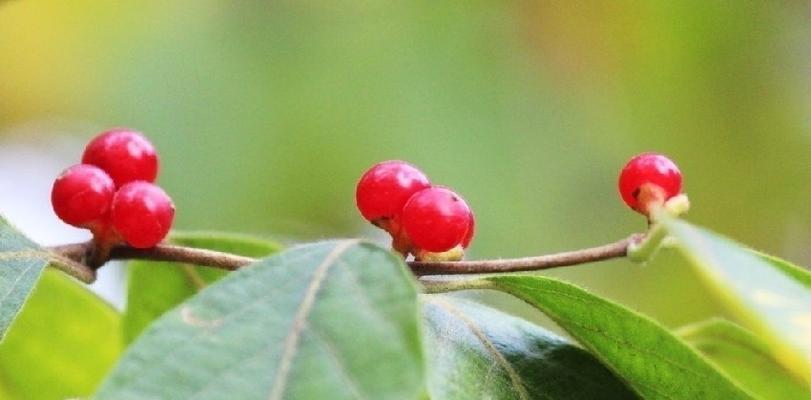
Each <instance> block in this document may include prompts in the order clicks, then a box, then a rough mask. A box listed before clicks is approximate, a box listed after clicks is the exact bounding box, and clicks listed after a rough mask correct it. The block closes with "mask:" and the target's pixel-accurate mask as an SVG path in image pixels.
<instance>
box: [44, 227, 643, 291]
mask: <svg viewBox="0 0 811 400" xmlns="http://www.w3.org/2000/svg"><path fill="white" fill-rule="evenodd" d="M643 237H644V235H642V234H635V235H631V236H630V237H628V238H626V239H623V240H620V241H618V242H614V243H610V244H607V245H603V246H598V247H592V248H588V249H582V250H575V251H567V252H563V253H557V254H548V255H543V256H537V257H524V258H513V259H502V260H481V261H443V262H421V261H410V262H408V266H409V267H410V268H411V270H412V271H413V272H414V274H415V275H417V276H425V275H460V274H489V273H499V272H519V271H537V270H542V269H549V268H555V267H564V266H569V265H578V264H585V263H590V262H595V261H603V260H609V259H612V258H619V257H625V256H626V255H627V254H628V246H629V245H630V244H631V243H638V242H639V241H640V240H641V239H642V238H643ZM48 250H49V251H51V252H52V253H55V256H57V257H63V258H65V259H67V260H69V261H72V262H74V263H78V265H79V266H82V267H83V268H79V269H77V268H74V267H75V266H76V265H71V268H70V269H65V272H68V273H70V274H71V275H73V276H76V277H77V278H79V276H77V275H76V273H72V272H71V271H72V270H76V271H79V272H81V274H82V275H83V277H84V275H87V274H88V271H90V272H95V271H94V270H93V269H92V268H90V267H87V266H86V263H87V258H88V255H89V254H91V253H92V250H93V242H92V241H90V242H85V243H75V244H68V245H63V246H55V247H50V248H48ZM109 259H111V260H112V259H141V260H153V261H170V262H179V263H185V264H194V265H202V266H208V267H214V268H220V269H225V270H229V271H233V270H236V269H239V268H240V267H244V266H246V265H249V264H252V263H254V262H256V259H254V258H251V257H243V256H238V255H235V254H230V253H223V252H219V251H213V250H205V249H197V248H192V247H182V246H173V245H165V244H162V245H158V246H156V247H153V248H151V249H135V248H132V247H114V248H113V249H112V250H111V251H110V256H109ZM74 272H75V271H74ZM93 275H95V274H93ZM80 279H81V278H80ZM83 280H84V279H83Z"/></svg>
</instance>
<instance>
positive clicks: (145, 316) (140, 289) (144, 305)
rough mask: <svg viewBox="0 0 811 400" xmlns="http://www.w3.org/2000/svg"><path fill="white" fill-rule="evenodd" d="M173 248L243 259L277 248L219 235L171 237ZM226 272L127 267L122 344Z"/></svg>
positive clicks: (165, 264)
mask: <svg viewBox="0 0 811 400" xmlns="http://www.w3.org/2000/svg"><path fill="white" fill-rule="evenodd" d="M170 241H171V242H172V243H174V244H178V245H184V246H190V247H195V248H204V249H209V250H218V251H224V252H228V253H233V254H239V255H242V256H247V257H264V256H267V255H270V254H271V253H274V252H276V251H278V250H279V249H280V248H281V246H280V245H278V244H276V243H273V242H268V241H265V240H261V239H258V238H254V237H251V236H244V235H234V234H222V233H209V232H200V233H174V234H172V237H171V239H170ZM227 273H228V272H227V271H223V270H220V269H216V268H208V267H200V266H194V265H188V264H178V263H169V262H152V261H133V262H130V263H129V278H128V284H127V286H128V288H127V309H126V311H125V312H124V340H125V341H126V343H130V342H132V341H133V340H134V339H135V338H136V337H137V336H138V335H139V334H140V333H141V332H142V331H143V330H144V329H145V328H146V327H147V326H148V325H149V324H150V323H151V322H152V321H153V320H155V319H157V318H158V317H160V316H161V315H163V314H164V313H165V312H167V311H169V310H171V309H172V308H174V307H175V306H176V305H178V304H180V303H182V302H183V301H184V300H186V299H187V298H189V297H191V296H193V295H194V294H195V293H197V292H199V291H200V290H201V289H202V288H204V287H205V286H207V285H209V284H211V283H212V282H214V281H216V280H218V279H220V278H222V277H223V276H225V275H226V274H227Z"/></svg>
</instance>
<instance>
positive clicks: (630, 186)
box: [619, 153, 682, 218]
mask: <svg viewBox="0 0 811 400" xmlns="http://www.w3.org/2000/svg"><path fill="white" fill-rule="evenodd" d="M619 191H620V196H622V200H623V201H624V202H625V204H627V205H628V207H631V208H632V209H634V210H635V211H637V212H638V213H640V214H643V215H645V216H647V217H648V218H650V217H651V213H652V212H653V210H654V208H656V207H661V206H663V205H664V204H665V202H666V201H668V200H670V199H671V198H673V197H676V196H678V195H679V194H681V191H682V175H681V171H679V167H677V166H676V164H675V163H674V162H673V161H671V160H670V159H669V158H667V157H665V156H664V155H662V154H658V153H642V154H639V155H637V156H636V157H634V158H632V159H631V160H630V161H628V163H627V164H625V167H624V168H623V169H622V172H620V177H619Z"/></svg>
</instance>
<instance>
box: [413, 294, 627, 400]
mask: <svg viewBox="0 0 811 400" xmlns="http://www.w3.org/2000/svg"><path fill="white" fill-rule="evenodd" d="M422 303H423V316H424V319H425V327H426V328H425V334H424V337H425V342H426V355H427V357H428V390H429V393H430V395H431V398H432V399H433V400H445V399H459V400H467V399H597V398H603V399H634V398H637V396H636V395H635V394H634V392H632V391H631V390H630V389H629V388H628V387H626V386H625V384H624V383H623V382H622V381H621V380H620V379H619V378H617V377H616V376H614V375H613V374H612V373H611V372H610V371H609V370H608V369H606V368H605V367H604V366H603V365H602V364H600V362H599V361H598V360H597V359H596V358H594V356H592V355H591V354H589V353H588V352H586V351H584V350H583V349H581V348H579V347H577V346H574V345H572V344H570V343H568V342H567V341H566V340H563V339H562V338H559V337H557V336H555V335H554V334H552V333H549V332H547V331H545V330H544V329H541V328H540V327H538V326H536V325H533V324H531V323H529V322H527V321H524V320H522V319H519V318H516V317H513V316H510V315H507V314H504V313H502V312H500V311H497V310H494V309H492V308H489V307H486V306H483V305H481V304H477V303H475V302H472V301H469V300H464V299H459V298H454V297H450V296H443V295H424V296H422Z"/></svg>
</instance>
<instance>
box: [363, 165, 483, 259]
mask: <svg viewBox="0 0 811 400" xmlns="http://www.w3.org/2000/svg"><path fill="white" fill-rule="evenodd" d="M355 200H356V202H357V205H358V210H360V213H361V215H363V217H364V218H366V220H368V221H369V222H372V223H373V224H375V225H376V226H378V227H380V228H382V229H384V230H386V231H388V232H389V234H391V236H392V239H393V245H394V246H393V247H394V248H395V250H397V251H399V252H401V253H403V254H404V255H407V254H408V253H411V254H413V255H414V256H415V257H417V258H421V256H422V254H423V253H424V252H430V253H443V252H446V251H449V250H452V249H454V248H457V247H461V248H463V249H464V248H467V247H468V246H469V245H470V242H471V240H473V234H474V231H475V219H474V216H473V211H471V210H470V207H468V205H467V203H465V201H464V200H463V199H462V197H461V196H459V195H458V194H456V193H454V192H453V191H452V190H450V189H448V188H446V187H442V186H432V185H431V182H430V181H429V180H428V177H427V176H426V175H425V174H424V173H423V172H422V171H420V170H419V169H418V168H416V167H415V166H413V165H411V164H408V163H406V162H403V161H396V160H395V161H384V162H381V163H379V164H376V165H374V166H372V167H371V168H370V169H369V170H368V171H366V173H364V174H363V176H362V177H361V178H360V181H359V182H358V186H357V189H356V191H355Z"/></svg>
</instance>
